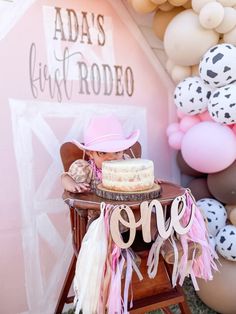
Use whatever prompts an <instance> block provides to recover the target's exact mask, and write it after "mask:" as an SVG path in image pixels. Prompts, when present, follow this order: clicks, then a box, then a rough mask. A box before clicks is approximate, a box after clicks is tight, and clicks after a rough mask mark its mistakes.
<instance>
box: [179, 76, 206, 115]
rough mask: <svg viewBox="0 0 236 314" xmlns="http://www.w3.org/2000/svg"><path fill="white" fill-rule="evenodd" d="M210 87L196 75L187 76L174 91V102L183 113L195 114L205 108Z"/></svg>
mask: <svg viewBox="0 0 236 314" xmlns="http://www.w3.org/2000/svg"><path fill="white" fill-rule="evenodd" d="M210 96H211V88H210V87H209V86H207V85H206V84H204V82H203V81H202V80H201V78H200V77H198V76H193V77H187V78H186V79H184V80H183V81H181V82H180V83H179V84H178V85H177V86H176V88H175V91H174V102H175V104H176V106H177V107H178V108H179V110H180V111H182V112H183V113H185V114H188V115H195V114H198V113H201V112H203V111H205V110H206V109H207V105H208V101H209V98H210Z"/></svg>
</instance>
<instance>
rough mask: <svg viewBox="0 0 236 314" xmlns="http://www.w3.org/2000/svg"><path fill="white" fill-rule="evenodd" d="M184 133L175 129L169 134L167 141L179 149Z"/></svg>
mask: <svg viewBox="0 0 236 314" xmlns="http://www.w3.org/2000/svg"><path fill="white" fill-rule="evenodd" d="M183 136H184V133H183V132H181V131H177V132H175V133H172V134H171V135H170V136H169V139H168V143H169V145H170V147H172V148H174V149H180V147H181V143H182V139H183Z"/></svg>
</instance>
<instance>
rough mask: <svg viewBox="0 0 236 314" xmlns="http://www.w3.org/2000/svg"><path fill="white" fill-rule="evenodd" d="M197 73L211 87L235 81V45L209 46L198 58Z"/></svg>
mask: <svg viewBox="0 0 236 314" xmlns="http://www.w3.org/2000/svg"><path fill="white" fill-rule="evenodd" d="M199 75H200V77H201V79H202V80H203V81H204V82H205V83H206V84H209V85H210V86H211V87H221V86H225V85H228V84H232V83H235V82H236V47H235V46H234V45H231V44H219V45H215V46H213V47H211V48H210V49H209V50H208V51H207V52H206V53H205V54H204V55H203V57H202V59H201V60H200V63H199Z"/></svg>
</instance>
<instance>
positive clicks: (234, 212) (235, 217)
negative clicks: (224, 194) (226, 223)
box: [225, 204, 236, 226]
mask: <svg viewBox="0 0 236 314" xmlns="http://www.w3.org/2000/svg"><path fill="white" fill-rule="evenodd" d="M225 208H226V211H227V215H228V219H229V220H230V222H231V224H232V225H234V226H236V204H235V205H226V206H225Z"/></svg>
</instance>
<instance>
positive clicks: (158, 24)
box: [152, 8, 183, 40]
mask: <svg viewBox="0 0 236 314" xmlns="http://www.w3.org/2000/svg"><path fill="white" fill-rule="evenodd" d="M181 11H183V8H174V9H172V10H171V11H167V12H165V11H161V10H157V11H156V13H155V15H154V18H153V24H152V28H153V30H154V33H155V35H156V36H157V37H158V38H159V39H160V40H163V38H164V34H165V31H166V28H167V26H168V24H169V23H170V21H171V20H172V19H173V17H175V16H176V15H177V14H179V13H180V12H181Z"/></svg>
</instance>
